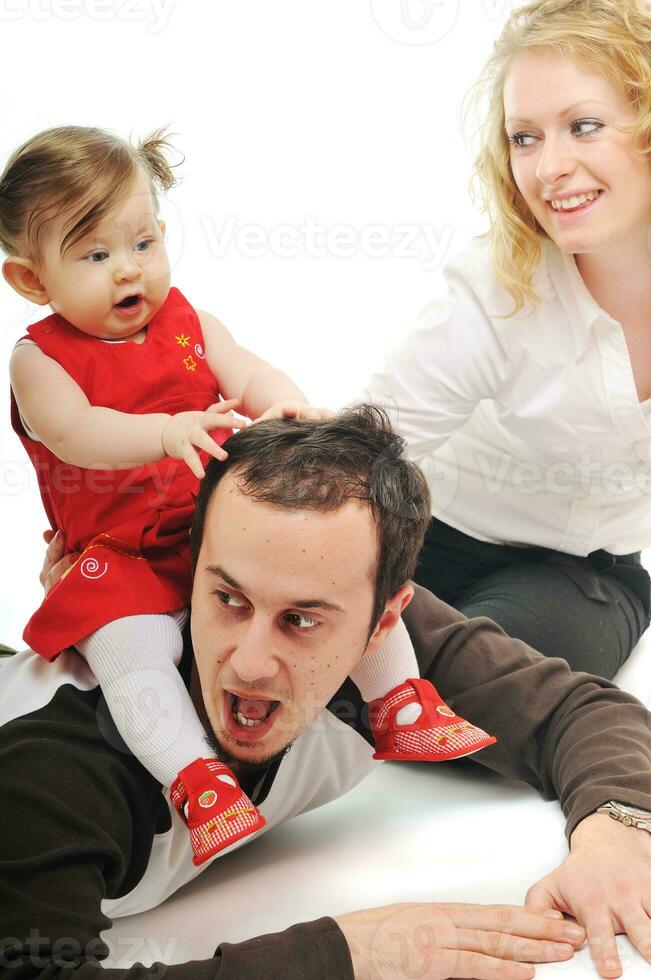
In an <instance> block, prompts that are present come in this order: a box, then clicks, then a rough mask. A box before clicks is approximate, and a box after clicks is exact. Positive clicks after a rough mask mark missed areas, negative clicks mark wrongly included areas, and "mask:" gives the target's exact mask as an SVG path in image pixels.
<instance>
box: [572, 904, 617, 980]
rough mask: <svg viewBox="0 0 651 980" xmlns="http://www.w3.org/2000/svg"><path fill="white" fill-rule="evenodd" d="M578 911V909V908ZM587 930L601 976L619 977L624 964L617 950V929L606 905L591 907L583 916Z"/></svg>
mask: <svg viewBox="0 0 651 980" xmlns="http://www.w3.org/2000/svg"><path fill="white" fill-rule="evenodd" d="M577 912H578V910H577ZM583 918H584V920H585V931H586V933H587V934H588V943H589V944H590V952H591V953H592V959H593V961H594V965H595V966H596V968H597V971H598V973H599V976H601V977H618V976H620V974H621V972H622V964H621V961H620V959H619V953H618V952H617V943H616V942H615V930H614V929H613V922H612V917H611V914H610V911H609V909H608V907H607V906H606V905H600V906H599V907H598V908H593V909H590V911H589V912H588V913H586V914H585V915H584V916H583Z"/></svg>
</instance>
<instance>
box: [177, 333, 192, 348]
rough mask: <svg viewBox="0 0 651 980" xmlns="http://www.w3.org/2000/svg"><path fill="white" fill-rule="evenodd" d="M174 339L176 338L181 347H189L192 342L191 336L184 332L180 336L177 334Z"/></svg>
mask: <svg viewBox="0 0 651 980" xmlns="http://www.w3.org/2000/svg"><path fill="white" fill-rule="evenodd" d="M174 339H175V340H176V342H177V344H180V345H181V347H188V346H189V344H190V338H189V337H186V336H185V334H184V333H182V334H181V335H180V336H179V337H176V336H175V337H174Z"/></svg>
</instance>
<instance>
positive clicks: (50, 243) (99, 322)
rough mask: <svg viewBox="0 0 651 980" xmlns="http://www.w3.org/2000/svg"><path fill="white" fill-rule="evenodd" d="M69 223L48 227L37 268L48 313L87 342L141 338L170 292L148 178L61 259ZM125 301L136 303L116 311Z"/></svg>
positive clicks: (161, 231)
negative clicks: (89, 339) (69, 325)
mask: <svg viewBox="0 0 651 980" xmlns="http://www.w3.org/2000/svg"><path fill="white" fill-rule="evenodd" d="M69 218H70V215H69V214H68V213H66V214H63V215H61V216H60V217H57V218H56V219H55V220H54V221H52V222H51V223H50V225H49V228H48V236H47V240H46V242H45V245H44V250H43V256H42V262H41V266H40V273H39V277H40V279H41V282H42V283H43V285H44V286H45V287H46V289H47V292H48V302H49V304H50V306H51V308H52V310H53V311H54V312H55V313H59V314H60V315H61V316H62V317H64V318H65V319H66V320H68V321H69V323H72V325H73V326H75V327H76V328H77V329H78V330H81V331H82V332H83V333H85V334H89V335H90V336H91V337H99V338H101V339H103V340H119V339H127V338H133V339H140V337H139V336H137V335H140V336H142V337H144V333H145V330H144V328H145V327H146V325H147V324H148V323H149V321H150V320H151V319H152V317H153V316H154V315H155V314H156V313H157V312H158V310H159V309H160V308H161V306H162V305H163V303H164V302H165V299H166V298H167V294H168V292H169V288H170V265H169V259H168V256H167V250H166V248H165V243H164V241H163V234H164V231H165V225H164V224H163V222H160V221H158V219H157V218H156V214H155V209H154V201H153V198H152V194H151V189H150V186H149V182H148V180H147V177H146V175H145V174H144V173H142V172H139V174H138V176H137V177H136V179H135V180H134V183H133V186H132V188H131V191H130V193H129V196H128V197H127V198H126V200H125V201H124V202H123V203H122V204H121V205H119V207H117V208H116V209H115V210H114V211H113V212H111V214H109V215H108V216H107V217H106V218H105V219H104V220H103V221H102V222H101V224H100V225H98V227H97V228H95V229H94V230H93V231H92V232H90V234H89V235H88V236H87V237H86V238H84V239H82V240H81V241H79V242H77V243H76V244H75V245H73V247H72V248H70V249H68V251H67V252H66V253H65V255H64V256H63V257H61V254H60V244H61V241H62V239H63V237H64V235H65V231H66V221H69ZM128 296H139V297H140V298H139V299H138V301H137V302H135V303H133V305H132V306H130V307H127V308H123V309H120V308H118V306H117V304H118V303H120V302H121V301H123V300H124V299H125V298H126V297H128ZM132 302H133V301H132Z"/></svg>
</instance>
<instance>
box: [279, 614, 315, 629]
mask: <svg viewBox="0 0 651 980" xmlns="http://www.w3.org/2000/svg"><path fill="white" fill-rule="evenodd" d="M287 618H288V619H289V620H290V621H291V622H292V626H296V627H297V629H299V630H303V631H305V632H307V630H308V629H317V628H318V627H319V626H320V625H321V623H318V622H317V621H316V619H312V617H311V616H303V615H302V614H301V613H287ZM297 620H298V622H297ZM301 620H302V621H303V622H304V623H307V624H308V625H307V626H299V622H300V621H301Z"/></svg>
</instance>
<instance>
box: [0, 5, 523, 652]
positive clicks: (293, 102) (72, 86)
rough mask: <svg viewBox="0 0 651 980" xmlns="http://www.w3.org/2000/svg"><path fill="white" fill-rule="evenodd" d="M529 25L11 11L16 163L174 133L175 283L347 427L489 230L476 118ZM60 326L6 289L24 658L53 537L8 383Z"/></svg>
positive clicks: (197, 9)
mask: <svg viewBox="0 0 651 980" xmlns="http://www.w3.org/2000/svg"><path fill="white" fill-rule="evenodd" d="M513 6H516V4H513V3H509V2H504V0H428V2H421V0H403V3H402V5H401V3H400V0H328V2H327V3H326V2H322V3H315V2H313V0H274V2H273V3H270V2H269V0H219V2H215V3H211V4H208V3H200V2H199V0H164V3H163V4H162V5H161V3H160V2H158V3H153V2H149V0H0V37H1V38H2V67H3V76H4V79H5V84H4V85H3V87H2V91H1V92H0V105H1V119H2V126H0V166H1V167H2V168H4V165H5V163H6V160H7V158H8V156H9V154H10V153H11V152H12V151H13V150H14V149H15V148H16V147H17V146H19V145H20V144H21V143H22V142H23V141H24V140H26V139H28V138H29V137H30V136H32V135H33V134H34V133H36V132H38V131H40V130H42V129H46V128H48V127H51V126H58V125H64V124H78V125H88V126H99V127H103V128H105V129H110V130H112V131H114V132H115V133H117V134H119V135H121V136H123V137H125V138H129V136H130V135H131V136H132V138H133V139H134V140H136V139H137V138H138V137H142V136H143V135H145V134H146V133H148V132H149V131H151V130H152V129H154V128H156V127H158V126H160V125H165V124H169V126H170V129H171V131H172V132H174V133H176V134H178V135H176V136H174V137H173V142H174V143H175V145H176V146H178V149H179V151H180V152H181V153H183V154H184V155H185V161H184V162H183V163H182V165H181V166H180V167H178V168H177V169H176V173H177V174H179V176H180V177H181V178H182V183H181V184H180V185H179V186H178V187H176V188H173V189H172V190H171V192H170V193H169V194H168V195H167V197H163V203H162V216H163V217H164V218H165V219H166V220H167V224H168V234H167V242H168V249H169V252H170V256H171V259H172V264H173V274H172V282H173V283H174V285H176V286H178V287H179V288H180V289H181V291H182V292H183V293H184V294H185V295H186V296H187V298H188V299H189V300H190V302H192V303H193V305H195V306H198V307H200V308H203V309H207V310H209V311H210V312H212V313H214V314H215V315H216V316H218V317H219V318H220V319H222V320H223V322H224V323H226V325H227V326H228V327H229V329H230V330H231V331H232V332H233V334H234V335H235V337H236V338H237V340H238V341H239V342H240V343H242V344H243V345H245V346H247V347H249V348H251V349H252V350H254V351H255V352H256V353H257V354H259V355H260V356H262V357H265V358H267V359H268V360H270V361H271V362H272V363H274V364H276V365H277V366H278V367H281V368H282V369H284V370H285V371H287V372H288V373H289V374H290V375H291V376H292V377H293V378H294V380H296V382H297V383H298V384H299V386H300V387H302V388H303V390H304V391H305V393H306V394H307V395H308V397H309V398H310V400H312V401H313V402H314V403H315V404H324V405H329V406H331V407H332V408H335V409H336V408H338V407H340V406H341V405H343V404H344V403H345V402H346V401H347V400H349V399H352V398H353V397H354V396H355V394H356V393H357V391H358V390H359V389H360V388H361V386H362V385H363V383H364V382H365V380H366V379H367V377H368V375H369V374H370V372H371V370H372V368H373V367H374V366H375V365H377V364H378V363H379V362H380V361H381V359H382V356H383V353H384V351H385V350H386V348H387V347H388V346H389V344H391V343H392V342H393V341H395V340H397V339H398V338H399V337H400V335H401V334H402V333H403V332H404V331H405V330H406V329H407V328H408V327H409V325H410V323H411V321H412V320H413V318H414V317H415V315H416V314H417V313H418V311H419V310H420V309H421V308H422V307H423V306H424V305H425V304H426V303H427V302H429V301H430V300H431V299H433V298H434V296H435V295H436V294H437V292H438V291H439V290H440V288H441V272H440V269H441V265H442V263H443V262H444V261H446V260H447V259H448V258H449V257H451V255H452V254H453V253H454V252H455V251H458V250H459V249H461V248H462V247H463V245H464V243H465V241H466V240H467V238H468V237H469V236H470V235H472V234H476V233H478V232H479V231H483V230H485V228H486V221H485V219H484V217H483V216H481V215H480V214H479V213H477V212H476V211H475V210H474V209H473V206H472V205H471V203H470V200H469V195H468V189H467V185H468V179H469V175H470V153H469V147H468V146H467V144H466V142H464V137H463V136H462V127H461V103H462V98H463V95H464V93H465V92H466V91H467V90H468V89H469V88H470V86H471V85H472V84H473V82H474V81H475V78H476V75H477V73H478V71H479V68H480V65H481V64H482V62H483V60H484V58H485V57H486V55H487V54H488V52H489V49H490V46H491V43H492V40H493V38H494V37H496V36H497V34H498V32H499V30H500V28H501V25H502V24H503V22H504V20H505V18H506V17H507V16H508V13H509V12H510V10H511V9H512V7H513ZM176 159H177V160H180V159H181V157H180V155H179V156H177V158H176ZM254 236H256V237H254ZM256 243H257V244H256ZM254 253H255V254H254ZM49 312H50V310H49V308H48V307H34V306H32V305H31V304H28V303H27V302H26V301H24V300H23V299H22V298H21V297H19V296H18V295H17V294H16V293H14V292H13V291H12V289H11V288H10V287H9V286H8V285H7V283H6V282H5V281H4V279H2V280H1V281H0V320H1V324H0V359H1V361H2V364H3V365H4V367H3V371H4V382H3V383H4V386H5V396H4V400H3V403H2V404H3V405H4V410H3V412H2V417H1V418H0V540H1V541H2V546H3V556H4V557H3V561H2V565H1V567H0V641H4V642H5V643H9V644H11V645H21V634H22V630H23V627H24V624H25V622H26V620H27V619H28V618H29V615H31V613H32V612H33V610H34V609H35V608H36V606H37V605H38V603H39V602H40V597H41V592H40V586H39V584H38V578H37V573H38V570H39V568H40V564H41V560H42V553H43V552H42V543H41V533H42V531H43V529H45V528H46V527H47V523H46V519H45V515H44V512H43V508H42V505H41V502H40V498H39V496H38V492H37V490H36V486H35V480H34V477H33V474H32V472H31V466H30V464H29V461H28V460H27V457H26V455H25V453H24V451H23V449H22V446H21V445H20V443H19V442H18V439H17V438H16V436H15V435H14V434H13V432H12V430H11V427H10V423H9V382H8V372H7V364H8V361H9V355H10V352H11V348H12V346H13V344H14V343H15V341H16V340H17V339H18V337H20V336H21V335H22V334H23V333H24V330H25V327H26V325H27V324H28V323H32V322H34V321H36V320H39V319H41V318H42V317H43V316H46V315H47V314H48V313H49Z"/></svg>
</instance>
